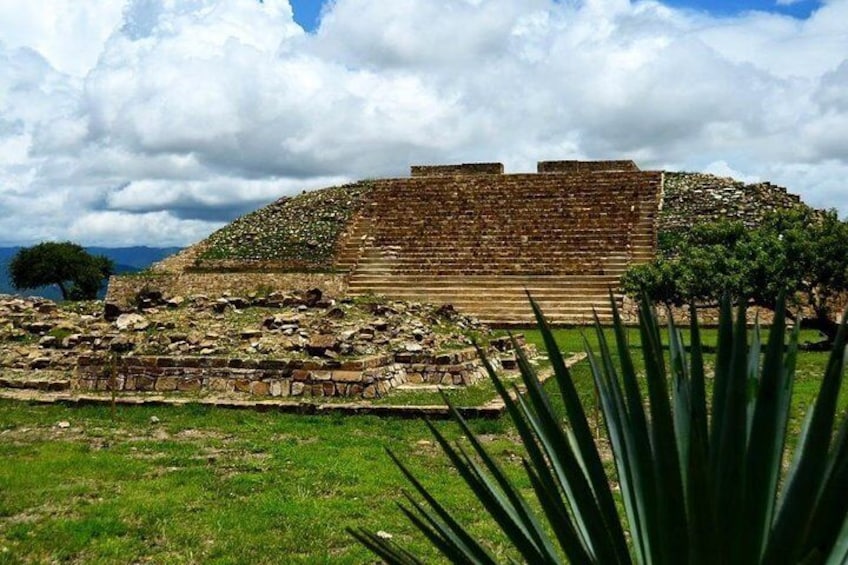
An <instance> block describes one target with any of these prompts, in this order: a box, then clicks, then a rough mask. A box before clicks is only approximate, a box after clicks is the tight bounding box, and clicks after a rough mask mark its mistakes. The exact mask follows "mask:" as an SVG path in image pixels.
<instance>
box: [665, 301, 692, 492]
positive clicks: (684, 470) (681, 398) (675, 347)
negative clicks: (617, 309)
mask: <svg viewBox="0 0 848 565" xmlns="http://www.w3.org/2000/svg"><path fill="white" fill-rule="evenodd" d="M668 336H669V356H670V358H671V370H672V376H673V379H674V382H673V384H672V387H671V397H672V404H673V407H674V410H673V415H674V436H675V439H676V441H677V449H678V456H679V459H678V465H679V466H680V476H681V477H682V484H683V499H684V500H688V492H687V490H688V485H689V449H690V438H691V435H692V434H691V430H690V425H691V423H692V413H691V411H692V398H691V396H692V393H691V391H690V388H689V369H688V365H687V362H686V351H685V349H684V348H683V338H682V336H681V335H680V331H679V330H678V329H677V327H676V326H675V324H674V320H672V318H671V316H669V317H668Z"/></svg>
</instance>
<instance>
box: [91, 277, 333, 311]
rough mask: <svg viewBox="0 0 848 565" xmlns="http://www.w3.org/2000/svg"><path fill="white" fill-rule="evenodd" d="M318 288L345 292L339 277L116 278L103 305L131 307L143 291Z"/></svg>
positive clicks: (216, 293)
mask: <svg viewBox="0 0 848 565" xmlns="http://www.w3.org/2000/svg"><path fill="white" fill-rule="evenodd" d="M309 288H320V289H321V290H322V291H323V293H324V294H325V295H328V296H331V297H333V296H342V295H344V294H345V291H346V289H347V283H346V280H345V276H344V275H343V274H338V273H273V272H265V273H263V272H228V273H227V272H225V273H195V272H183V273H163V272H153V273H149V274H133V275H116V276H112V277H110V278H109V290H108V292H107V294H106V303H107V304H114V305H116V306H118V307H119V308H122V309H123V308H128V307H130V306H132V304H133V301H134V300H135V297H136V296H137V295H138V293H139V292H140V291H142V290H144V289H156V290H161V291H162V292H163V293H164V294H165V295H167V296H172V297H173V296H185V297H188V296H192V295H197V294H205V295H207V296H224V295H230V296H247V295H249V294H251V293H258V294H266V293H270V292H274V291H277V292H287V291H291V290H293V289H309Z"/></svg>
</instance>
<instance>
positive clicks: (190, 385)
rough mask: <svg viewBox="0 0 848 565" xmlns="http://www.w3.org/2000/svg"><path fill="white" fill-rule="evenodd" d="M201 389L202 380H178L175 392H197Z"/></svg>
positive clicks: (195, 378)
mask: <svg viewBox="0 0 848 565" xmlns="http://www.w3.org/2000/svg"><path fill="white" fill-rule="evenodd" d="M202 388H203V380H202V379H200V378H197V377H193V378H188V379H179V380H178V381H177V390H179V391H182V392H197V391H199V390H201V389H202Z"/></svg>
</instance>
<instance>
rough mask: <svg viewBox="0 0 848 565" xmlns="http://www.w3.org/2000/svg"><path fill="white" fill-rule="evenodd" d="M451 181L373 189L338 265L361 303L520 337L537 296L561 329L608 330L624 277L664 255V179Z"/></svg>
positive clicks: (632, 175)
mask: <svg viewBox="0 0 848 565" xmlns="http://www.w3.org/2000/svg"><path fill="white" fill-rule="evenodd" d="M451 173H453V174H440V175H436V176H414V177H412V178H408V179H387V180H380V181H374V188H373V189H372V191H371V193H370V196H369V197H368V202H366V203H364V205H363V206H362V208H361V210H360V212H359V215H358V216H357V217H356V218H355V221H354V222H352V224H351V227H350V228H349V229H348V232H347V233H346V234H345V237H344V238H342V241H341V244H340V248H339V251H338V254H337V257H338V259H337V262H336V267H337V268H339V269H344V270H348V271H349V273H350V274H349V293H350V294H351V295H354V296H356V295H365V294H369V293H374V294H382V295H386V296H390V297H395V298H400V299H406V300H413V301H426V302H434V303H450V304H453V305H454V306H455V307H456V308H457V309H460V310H463V311H465V312H468V313H471V314H474V315H476V316H478V317H479V318H480V319H481V320H483V321H485V322H487V323H490V324H492V325H497V326H516V325H527V324H532V323H533V316H532V312H531V310H530V307H529V304H528V301H527V295H526V293H527V292H529V293H530V294H531V295H532V296H533V297H534V298H536V300H537V301H538V302H539V303H540V305H541V307H542V309H543V311H544V312H545V314H546V316H547V317H548V319H549V320H550V321H551V322H553V323H555V324H577V323H585V322H588V321H590V320H591V317H592V312H593V309H594V310H595V311H597V313H598V315H599V317H600V318H601V319H602V320H603V321H608V320H609V319H610V318H611V307H610V304H609V292H610V291H612V292H613V293H614V296H616V297H617V298H619V299H620V298H621V295H620V293H619V292H618V284H619V278H620V276H621V274H622V273H623V272H624V271H625V270H626V268H627V267H628V266H629V265H631V264H633V263H637V262H644V261H648V260H650V259H651V258H653V256H654V253H655V239H656V228H655V225H656V215H657V207H658V199H659V193H660V187H661V184H662V174H661V173H659V172H641V171H621V170H616V171H577V172H564V173H563V172H546V173H542V174H514V175H501V174H479V173H478V174H456V171H451ZM460 173H461V171H460Z"/></svg>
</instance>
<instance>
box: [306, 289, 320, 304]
mask: <svg viewBox="0 0 848 565" xmlns="http://www.w3.org/2000/svg"><path fill="white" fill-rule="evenodd" d="M323 296H324V293H323V292H321V289H320V288H313V289H311V290H307V291H306V306H309V307H310V308H312V307H314V306H315V305H316V304H318V302H319V301H320V300H321V298H322V297H323Z"/></svg>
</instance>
